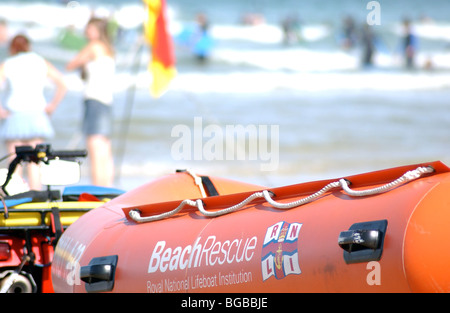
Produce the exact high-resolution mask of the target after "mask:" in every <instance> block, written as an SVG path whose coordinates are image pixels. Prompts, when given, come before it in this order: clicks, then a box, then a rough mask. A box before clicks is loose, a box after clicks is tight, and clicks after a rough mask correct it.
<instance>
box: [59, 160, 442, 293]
mask: <svg viewBox="0 0 450 313" xmlns="http://www.w3.org/2000/svg"><path fill="white" fill-rule="evenodd" d="M418 166H425V167H432V168H433V173H430V174H425V175H423V176H422V177H420V178H418V179H415V180H413V181H411V182H408V183H405V184H402V185H399V186H397V187H395V188H392V189H390V190H389V191H386V192H381V193H378V194H374V195H368V196H361V197H354V196H352V195H349V194H348V193H346V192H344V191H343V190H342V189H332V190H330V191H327V192H325V193H324V194H323V195H321V196H320V197H318V198H317V199H315V200H314V201H311V202H309V203H307V204H304V205H299V206H297V207H293V208H290V209H279V208H275V207H273V206H272V205H270V203H268V202H267V201H266V200H265V199H256V200H254V201H250V202H249V203H247V204H245V205H244V206H242V207H241V208H239V209H238V210H235V211H234V212H231V213H229V214H224V215H220V216H217V217H208V216H205V215H204V214H202V213H200V212H199V210H198V209H197V208H195V207H189V206H187V207H185V208H183V209H182V210H180V211H179V212H176V213H175V214H173V215H172V216H168V217H165V218H162V219H160V220H156V221H151V222H137V221H135V220H133V219H132V218H131V217H130V216H131V215H130V212H131V211H136V210H139V213H140V214H141V215H142V216H144V217H145V216H152V215H155V214H156V215H157V214H161V213H164V212H169V211H171V210H173V209H174V208H176V207H177V206H178V205H179V204H180V202H181V201H182V200H184V199H193V200H195V199H201V200H202V203H203V205H204V208H205V209H207V210H208V211H209V212H215V211H218V210H221V209H224V208H227V207H230V206H232V205H234V204H237V203H240V202H241V201H242V200H243V199H246V198H247V197H248V196H249V195H251V194H252V193H254V192H255V191H260V190H270V192H271V194H272V196H273V199H274V200H276V201H278V203H288V202H290V203H292V202H293V201H298V200H301V199H303V198H305V197H307V196H309V195H311V194H314V193H315V192H317V191H318V190H320V189H321V188H323V187H324V186H325V185H327V184H329V183H330V182H332V181H334V180H325V181H317V182H311V183H304V184H298V185H292V186H286V187H279V188H271V189H267V188H264V187H262V186H253V185H248V184H242V183H238V182H232V181H231V182H230V181H227V180H223V179H219V178H214V177H211V178H210V182H212V184H213V187H214V188H215V189H216V190H217V192H218V194H219V195H218V196H210V197H203V198H202V195H201V193H200V192H199V188H198V186H197V185H195V184H194V183H193V179H192V177H190V176H189V175H188V174H187V173H177V174H174V175H169V176H167V177H163V178H161V179H159V180H156V181H154V182H152V183H149V184H147V185H144V186H142V187H140V188H138V189H136V190H133V191H130V192H127V193H126V194H124V195H122V196H119V197H117V198H115V199H113V200H112V201H110V202H107V203H105V204H104V205H103V206H101V207H100V208H97V209H95V210H92V211H90V212H88V213H87V214H85V215H83V216H81V217H80V218H79V219H78V220H77V221H76V222H75V223H74V224H72V225H71V226H70V227H69V228H68V229H67V230H66V231H65V232H64V234H63V235H62V237H61V239H60V240H59V243H58V245H57V247H56V250H55V255H54V260H53V266H52V279H53V285H54V289H55V291H57V292H151V293H154V292H189V293H190V292H226V293H237V292H239V293H249V292H256V293H258V292H449V291H450V270H449V267H448V264H449V262H450V250H449V249H446V248H444V247H445V246H446V241H447V240H448V239H449V238H450V228H449V227H448V221H450V194H449V190H450V169H449V168H448V167H447V166H445V165H444V164H442V163H440V162H431V163H426V164H416V165H411V166H405V167H399V168H394V169H387V170H382V171H377V172H371V173H366V174H361V175H355V176H351V177H346V180H347V181H348V182H349V183H351V187H352V188H353V189H354V190H366V189H368V188H376V187H379V186H383V185H385V184H388V183H390V182H392V181H394V180H396V179H397V178H398V177H400V176H402V175H403V174H404V173H405V172H407V171H411V170H413V169H415V168H417V167H418Z"/></svg>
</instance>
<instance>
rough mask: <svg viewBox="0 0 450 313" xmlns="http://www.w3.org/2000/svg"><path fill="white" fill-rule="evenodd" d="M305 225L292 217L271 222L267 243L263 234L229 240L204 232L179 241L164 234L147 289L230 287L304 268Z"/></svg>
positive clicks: (156, 248)
mask: <svg viewBox="0 0 450 313" xmlns="http://www.w3.org/2000/svg"><path fill="white" fill-rule="evenodd" d="M301 226H302V224H299V223H291V224H290V223H287V222H278V223H276V224H274V225H271V226H270V227H268V228H267V230H266V233H265V235H264V238H263V240H262V243H258V237H257V236H248V237H245V238H232V239H227V240H220V239H218V237H217V236H215V235H209V236H199V237H197V238H196V240H195V241H194V243H193V244H192V245H185V246H175V247H174V246H171V245H170V243H168V242H167V241H165V240H160V241H158V242H156V244H155V245H154V248H153V251H152V253H151V256H150V260H149V263H148V271H147V272H148V274H151V275H150V276H149V277H150V278H152V279H151V280H148V281H147V292H177V291H184V290H194V289H203V288H214V287H224V286H228V285H236V284H245V283H251V282H253V281H254V280H255V279H257V280H258V281H266V280H267V279H269V278H270V277H272V276H273V277H275V278H276V279H282V278H284V277H286V276H287V275H290V274H300V273H301V270H300V266H299V253H298V249H297V245H298V243H297V240H298V236H299V232H300V228H301ZM255 264H258V266H256V267H255ZM195 269H201V273H200V272H198V271H197V272H196V271H193V270H195ZM189 273H192V274H191V275H189ZM161 274H163V275H161ZM169 274H173V275H169ZM186 274H187V275H186Z"/></svg>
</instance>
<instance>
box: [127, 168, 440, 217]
mask: <svg viewBox="0 0 450 313" xmlns="http://www.w3.org/2000/svg"><path fill="white" fill-rule="evenodd" d="M432 172H434V169H433V168H432V167H431V166H424V167H418V168H417V169H415V170H412V171H408V172H406V173H405V174H403V175H402V176H401V177H400V178H398V179H396V180H394V181H392V182H390V183H388V184H385V185H383V186H380V187H376V188H372V189H365V190H353V189H351V188H350V187H349V185H350V182H349V181H348V180H346V179H340V180H338V181H335V182H331V183H329V184H327V185H326V186H325V187H323V188H322V189H320V190H319V191H318V192H316V193H314V194H312V195H310V196H307V197H305V198H303V199H299V200H296V201H293V202H289V203H280V202H277V201H275V200H273V197H274V196H275V195H274V193H273V192H271V191H269V190H263V191H258V192H255V193H253V194H251V195H250V196H248V197H247V198H246V199H245V200H243V201H241V202H240V203H238V204H235V205H233V206H231V207H229V208H226V209H223V210H219V211H214V212H210V211H207V210H205V208H204V206H203V202H202V200H200V199H198V200H195V201H194V200H189V199H186V200H183V201H182V202H181V203H180V205H179V206H178V207H176V208H175V209H174V210H172V211H169V212H166V213H162V214H158V215H152V216H146V217H142V216H141V212H140V211H139V210H137V209H133V210H130V212H129V213H128V215H129V216H130V218H131V219H132V220H134V221H135V222H138V223H146V222H152V221H157V220H161V219H164V218H167V217H170V216H172V215H174V214H176V213H178V212H179V211H181V209H182V208H183V207H184V206H186V205H189V206H192V207H196V208H197V209H198V210H199V211H200V213H202V214H203V215H205V216H207V217H217V216H221V215H224V214H229V213H231V212H234V211H237V210H239V209H241V208H242V207H244V206H245V205H247V204H248V203H250V202H252V201H253V200H255V199H258V198H264V199H265V200H266V201H267V202H268V203H269V204H270V205H271V206H273V207H274V208H276V209H280V210H287V209H292V208H295V207H298V206H301V205H304V204H307V203H310V202H312V201H314V200H315V199H317V198H319V197H320V196H322V195H323V194H324V193H326V192H328V191H329V190H331V189H335V188H339V187H340V188H342V190H343V191H344V192H345V193H347V194H348V195H350V196H353V197H364V196H370V195H376V194H380V193H384V192H386V191H389V190H391V189H393V188H395V187H397V186H399V185H401V184H405V183H407V182H410V181H412V180H415V179H418V178H419V177H421V176H422V175H424V174H428V173H432Z"/></svg>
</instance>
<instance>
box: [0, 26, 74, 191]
mask: <svg viewBox="0 0 450 313" xmlns="http://www.w3.org/2000/svg"><path fill="white" fill-rule="evenodd" d="M9 52H10V55H11V56H10V57H8V58H7V59H6V60H5V62H4V63H3V64H1V65H0V84H3V83H4V82H5V81H7V82H8V83H9V91H10V92H9V96H8V99H7V101H6V103H5V105H4V106H3V105H2V106H0V118H1V119H2V120H3V122H2V125H1V128H0V137H1V138H2V139H4V140H5V143H6V148H7V150H8V153H10V154H11V155H13V154H14V152H15V147H16V146H22V145H28V146H32V147H34V146H36V145H37V144H40V143H42V142H43V141H44V140H46V139H48V138H51V137H52V136H53V135H54V130H53V127H52V124H51V121H50V115H51V114H52V113H53V112H54V111H55V109H56V108H57V106H58V104H59V103H60V102H61V100H62V99H63V97H64V95H65V93H66V86H65V84H64V80H63V77H62V74H61V73H60V72H59V71H58V70H57V69H56V68H55V67H54V66H53V65H52V64H51V63H50V62H48V61H46V60H45V59H44V58H43V57H42V56H40V55H38V54H37V53H35V52H33V51H31V44H30V40H29V39H28V37H26V36H24V35H17V36H15V37H14V38H13V39H12V40H11V43H10V47H9ZM47 78H49V79H50V80H51V81H52V82H53V83H54V85H55V86H56V89H55V92H54V95H53V98H52V100H51V101H50V102H47V100H46V98H45V97H44V89H45V85H46V82H47ZM28 184H29V187H30V188H31V189H34V190H39V189H40V188H41V184H40V177H39V168H38V167H37V165H36V164H29V165H28Z"/></svg>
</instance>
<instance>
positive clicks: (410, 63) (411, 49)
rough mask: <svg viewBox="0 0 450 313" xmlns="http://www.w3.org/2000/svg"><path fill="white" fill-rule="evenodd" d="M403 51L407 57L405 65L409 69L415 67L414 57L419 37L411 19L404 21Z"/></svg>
mask: <svg viewBox="0 0 450 313" xmlns="http://www.w3.org/2000/svg"><path fill="white" fill-rule="evenodd" d="M403 31H404V36H403V53H404V57H405V66H406V68H408V69H411V68H413V67H414V57H415V54H416V49H417V39H416V36H415V35H414V33H413V31H412V27H411V22H410V20H409V19H405V20H404V21H403Z"/></svg>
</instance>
